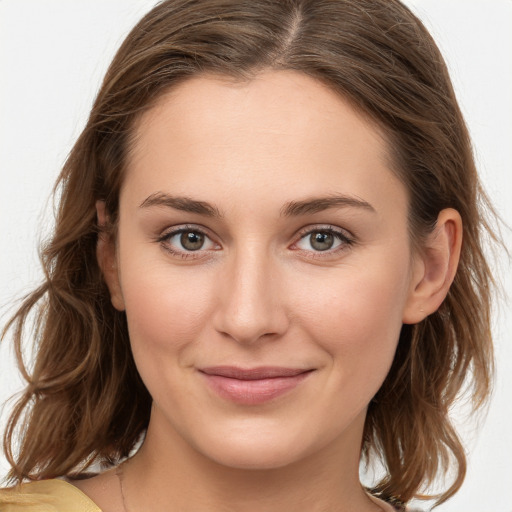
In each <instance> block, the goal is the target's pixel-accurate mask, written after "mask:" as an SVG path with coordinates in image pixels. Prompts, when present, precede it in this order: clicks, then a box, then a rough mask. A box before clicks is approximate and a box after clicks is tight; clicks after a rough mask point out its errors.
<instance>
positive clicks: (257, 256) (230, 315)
mask: <svg viewBox="0 0 512 512" xmlns="http://www.w3.org/2000/svg"><path fill="white" fill-rule="evenodd" d="M276 265H277V262H276V261H275V258H274V257H273V256H272V255H271V254H270V253H269V251H268V250H265V249H264V248H262V247H261V246H260V245H258V244H252V245H247V246H245V247H243V248H240V249H239V250H237V251H236V252H235V253H234V254H233V255H232V256H231V258H230V261H229V263H228V264H227V265H226V267H225V272H224V274H223V284H222V286H221V289H220V297H219V299H220V300H219V302H218V309H217V311H216V315H215V316H216V318H215V320H216V321H215V323H216V329H217V330H218V331H220V332H222V333H224V334H226V335H229V336H230V337H231V338H233V339H235V340H236V341H237V342H239V343H252V342H255V341H257V340H259V339H260V338H261V337H262V336H265V335H279V334H282V333H283V332H284V330H285V329H286V326H287V319H286V314H285V310H284V307H283V306H284V305H283V304H282V302H281V299H282V297H281V294H280V293H279V291H278V288H279V280H278V279H276V277H277V274H278V273H277V268H276Z"/></svg>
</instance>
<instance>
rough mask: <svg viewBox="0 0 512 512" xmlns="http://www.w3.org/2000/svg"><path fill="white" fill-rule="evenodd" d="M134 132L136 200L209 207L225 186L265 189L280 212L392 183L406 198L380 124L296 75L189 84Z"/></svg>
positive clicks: (202, 79) (130, 178)
mask: <svg viewBox="0 0 512 512" xmlns="http://www.w3.org/2000/svg"><path fill="white" fill-rule="evenodd" d="M135 130H136V137H135V139H134V140H135V143H134V146H133V148H132V152H131V156H130V158H129V161H128V168H127V176H126V180H125V184H126V185H129V184H130V183H132V184H135V185H136V188H137V189H138V190H140V191H141V195H143V194H144V193H146V194H147V195H149V194H151V193H154V192H156V191H159V190H160V189H162V188H167V189H172V190H171V191H172V192H173V193H180V194H185V195H189V194H191V191H193V192H194V194H195V195H199V196H201V197H200V199H205V200H208V201H211V200H212V195H215V194H216V193H217V192H220V190H218V188H219V187H221V188H222V187H223V190H224V191H225V192H228V194H227V197H230V198H231V201H232V200H233V198H234V197H237V194H242V195H243V196H246V195H247V193H248V192H251V196H254V197H255V198H257V194H256V192H257V191H258V190H261V189H266V190H267V192H268V193H267V198H268V196H269V194H270V191H272V194H271V195H272V196H276V207H278V206H280V205H282V203H283V201H284V199H296V198H297V197H300V196H307V195H325V194H330V193H345V192H347V191H348V192H350V193H351V194H352V195H356V196H361V195H362V194H367V195H368V194H370V196H371V195H378V191H377V189H376V188H378V187H379V186H380V187H383V186H384V185H390V184H392V185H393V186H394V187H396V188H398V189H399V190H398V193H399V194H401V195H404V190H403V187H402V185H401V183H400V182H398V180H397V179H396V178H395V177H394V174H393V173H392V172H391V171H390V165H389V158H388V144H387V142H386V140H385V136H384V134H383V133H382V131H381V130H380V129H379V128H378V126H376V124H375V123H373V122H371V121H370V120H368V119H367V118H366V117H365V116H364V115H363V114H361V113H360V112H358V111H357V110H356V109H354V108H353V107H352V106H351V104H350V103H349V102H348V101H346V100H344V99H343V98H342V97H341V96H339V95H338V94H336V93H335V92H333V91H332V90H331V89H329V88H328V87H327V86H325V85H324V84H322V83H321V82H319V81H317V80H315V79H313V78H311V77H308V76H306V75H304V74H301V73H297V72H293V71H267V72H263V73H261V74H259V75H257V76H256V77H255V78H254V79H252V80H250V81H246V82H235V81H233V80H229V79H227V78H222V77H218V76H207V75H205V76H198V77H195V78H192V79H190V80H187V81H185V82H183V83H181V84H180V85H178V86H177V87H175V88H174V89H172V90H171V91H169V92H168V93H167V94H165V95H163V96H162V97H161V98H160V99H159V100H158V101H157V103H156V104H155V106H154V107H153V108H151V109H150V110H149V111H147V112H146V113H145V114H144V115H143V116H142V117H141V118H140V119H139V121H138V123H137V125H136V127H135ZM372 188H373V189H374V190H373V192H372V191H371V190H370V189H372ZM340 189H341V190H340ZM383 190H384V189H381V192H383ZM162 191H164V192H165V191H166V190H162ZM285 195H289V196H290V197H289V198H284V196H285ZM277 203H279V205H278V204H277Z"/></svg>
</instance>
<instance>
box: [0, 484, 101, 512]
mask: <svg viewBox="0 0 512 512" xmlns="http://www.w3.org/2000/svg"><path fill="white" fill-rule="evenodd" d="M0 511H1V512H101V510H100V509H99V508H98V507H97V506H96V505H95V504H94V503H93V502H92V501H91V500H90V499H89V498H88V497H87V496H86V495H85V494H84V493H83V492H81V491H80V490H79V489H77V488H76V487H75V486H74V485H71V484H69V483H67V482H65V481H64V480H41V481H37V482H30V483H27V484H22V485H20V486H17V487H12V488H9V489H0Z"/></svg>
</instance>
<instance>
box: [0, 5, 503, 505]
mask: <svg viewBox="0 0 512 512" xmlns="http://www.w3.org/2000/svg"><path fill="white" fill-rule="evenodd" d="M154 3H155V2H154V0H0V207H1V210H0V313H1V314H2V315H3V317H2V318H1V321H0V325H1V324H3V323H4V322H5V319H6V312H7V311H8V310H9V308H12V305H13V303H14V298H15V297H19V296H20V295H21V294H23V293H25V292H27V291H29V290H30V289H31V288H32V287H33V286H34V285H35V284H36V283H37V282H38V280H39V278H40V275H41V274H40V270H39V264H38V257H37V245H38V242H39V241H40V239H41V238H44V235H45V234H46V233H48V232H49V229H50V226H51V202H50V201H49V197H50V193H51V187H52V184H53V182H54V180H55V178H56V176H57V174H58V172H59V169H60V167H61V166H62V163H63V162H64V159H65V157H66V154H67V153H68V151H69V150H70V148H71V146H72V144H73V142H74V140H75V139H76V137H77V136H78V134H79V133H80V131H81V128H82V127H83V125H84V123H85V119H86V116H87V114H88V110H89V108H90V106H91V103H92V100H93V98H94V95H95V93H96V91H97V89H98V86H99V84H100V81H101V78H102V76H103V74H104V72H105V70H106V68H107V66H108V64H109V62H110V60H111V58H112V56H113V54H114V52H115V50H116V49H117V47H118V46H119V44H120V43H121V41H122V40H123V38H124V36H125V35H126V34H127V32H128V30H129V29H130V28H131V27H132V26H133V25H134V24H135V22H136V21H137V20H138V19H139V18H140V17H141V16H142V14H144V13H145V12H146V11H148V10H149V9H150V8H151V7H152V5H153V4H154ZM405 3H406V4H408V5H410V6H411V7H412V8H413V10H414V11H415V12H416V13H417V14H419V16H420V17H421V18H422V19H423V21H424V22H425V23H426V25H427V27H428V28H429V29H430V30H431V31H432V33H433V35H434V37H435V38H436V40H437V42H438V44H439V45H440V47H441V50H442V51H443V53H444V55H445V58H446V59H447V61H448V65H449V67H450V70H451V73H452V78H453V81H454V84H455V88H456V90H457V93H458V96H459V100H460V102H461V105H462V109H463V111H464V113H465V115H466V118H467V121H468V124H469V127H470V131H471V134H472V137H473V140H474V145H475V151H476V156H477V161H478V165H479V169H480V172H481V175H482V178H483V181H484V183H485V186H486V188H487V190H488V191H489V194H490V196H491V197H492V199H493V201H494V203H495V205H496V206H497V208H498V210H499V211H500V213H501V214H502V216H503V217H504V219H505V220H506V222H507V223H508V224H509V225H512V172H511V168H510V165H511V163H512V151H511V147H512V129H511V119H512V93H511V92H510V91H512V0H407V1H406V2H405ZM504 235H505V238H506V240H507V244H508V246H509V247H512V236H511V235H510V232H506V233H504ZM496 267H497V268H498V267H501V274H500V276H501V277H500V279H501V281H502V282H503V284H504V288H505V289H506V290H507V291H509V292H510V290H512V276H511V271H510V265H509V264H508V263H507V262H506V260H505V258H504V257H502V258H501V263H499V264H498V263H497V264H496ZM494 332H495V336H496V356H497V368H498V376H497V381H496V385H495V394H494V398H493V402H492V404H491V407H490V409H489V414H488V417H487V420H486V421H485V423H483V425H482V426H481V428H480V430H479V431H477V429H476V427H475V426H474V425H472V426H470V424H469V423H468V422H467V420H466V419H465V417H464V415H463V414H462V412H460V411H459V412H458V413H457V421H458V422H459V423H460V424H461V426H462V429H463V431H464V438H465V441H466V444H467V448H468V451H469V452H470V466H469V473H468V476H467V479H466V482H465V484H464V486H463V488H462V489H461V491H460V492H459V494H458V495H456V497H454V498H453V499H452V500H450V501H449V502H448V503H446V504H444V505H442V506H440V507H439V508H438V509H437V510H438V511H439V512H512V344H511V335H510V333H511V332H512V314H511V313H510V303H509V304H505V301H503V300H501V301H500V303H499V311H497V314H496V315H495V321H494ZM8 341H9V340H7V342H5V343H3V344H2V345H1V346H0V403H3V402H5V400H6V399H7V398H8V397H9V396H10V395H11V394H12V393H14V392H16V391H18V390H19V386H20V381H19V379H18V377H17V374H16V371H15V369H14V364H13V357H12V354H11V352H10V346H9V343H8ZM6 411H7V408H6V409H5V410H4V412H3V422H5V416H6ZM6 471H7V465H6V463H5V460H4V459H3V458H2V457H1V455H0V478H1V477H3V476H4V475H5V473H6Z"/></svg>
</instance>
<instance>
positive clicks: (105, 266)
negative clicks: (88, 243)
mask: <svg viewBox="0 0 512 512" xmlns="http://www.w3.org/2000/svg"><path fill="white" fill-rule="evenodd" d="M96 215H97V219H98V227H99V234H98V244H97V246H96V258H97V259H98V265H99V267H100V269H101V272H102V274H103V278H104V279H105V282H106V284H107V287H108V289H109V292H110V300H111V301H112V305H113V306H114V307H115V308H116V309H117V310H119V311H124V309H125V306H124V299H123V294H122V290H121V284H120V282H119V272H118V266H117V258H116V247H115V241H114V240H112V237H111V236H110V235H109V234H108V233H107V231H106V229H105V228H106V226H107V225H108V216H107V213H106V208H105V202H104V201H96Z"/></svg>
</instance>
